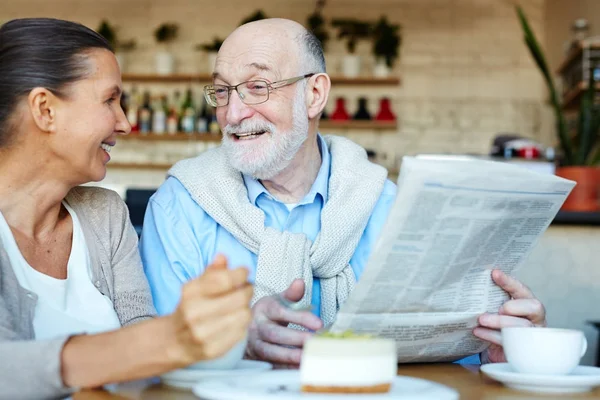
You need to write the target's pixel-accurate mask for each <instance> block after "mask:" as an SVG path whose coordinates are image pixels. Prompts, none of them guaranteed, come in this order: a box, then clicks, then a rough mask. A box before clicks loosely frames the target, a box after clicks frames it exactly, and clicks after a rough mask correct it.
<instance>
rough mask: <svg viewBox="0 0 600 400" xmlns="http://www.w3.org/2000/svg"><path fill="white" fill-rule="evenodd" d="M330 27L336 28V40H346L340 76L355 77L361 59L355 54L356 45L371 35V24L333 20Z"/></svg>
mask: <svg viewBox="0 0 600 400" xmlns="http://www.w3.org/2000/svg"><path fill="white" fill-rule="evenodd" d="M331 25H332V26H333V27H335V28H338V29H339V31H338V39H344V38H345V39H346V49H347V50H348V54H346V55H345V56H344V58H343V60H342V74H343V75H345V76H348V77H356V76H358V75H359V74H360V66H361V59H360V56H359V55H358V54H356V43H357V42H358V41H359V40H363V39H368V38H369V37H370V35H371V24H370V23H368V22H363V21H359V20H357V19H334V20H333V21H331Z"/></svg>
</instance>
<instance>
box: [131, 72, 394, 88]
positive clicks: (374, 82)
mask: <svg viewBox="0 0 600 400" xmlns="http://www.w3.org/2000/svg"><path fill="white" fill-rule="evenodd" d="M122 79H123V82H140V83H143V82H145V83H201V82H206V83H208V82H210V81H211V80H212V77H211V75H210V74H176V75H152V74H123V75H122ZM331 82H332V84H335V85H348V86H393V85H399V84H400V78H398V77H388V78H375V77H357V78H346V77H343V76H332V77H331Z"/></svg>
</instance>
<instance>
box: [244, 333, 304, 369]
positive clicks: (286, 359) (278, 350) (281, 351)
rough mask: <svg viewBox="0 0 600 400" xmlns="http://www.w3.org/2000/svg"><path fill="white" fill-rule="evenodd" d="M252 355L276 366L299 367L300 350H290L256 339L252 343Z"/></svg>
mask: <svg viewBox="0 0 600 400" xmlns="http://www.w3.org/2000/svg"><path fill="white" fill-rule="evenodd" d="M254 354H255V355H256V356H258V358H259V359H261V360H266V361H269V362H272V363H277V364H292V365H299V364H300V360H301V358H302V350H301V349H290V348H288V347H283V346H277V345H275V344H271V343H267V342H263V341H262V340H260V339H258V340H256V341H255V342H254Z"/></svg>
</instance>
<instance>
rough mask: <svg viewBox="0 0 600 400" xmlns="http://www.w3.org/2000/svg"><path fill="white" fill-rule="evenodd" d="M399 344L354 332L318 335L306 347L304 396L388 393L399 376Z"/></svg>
mask: <svg viewBox="0 0 600 400" xmlns="http://www.w3.org/2000/svg"><path fill="white" fill-rule="evenodd" d="M397 361H398V359H397V355H396V343H395V342H394V341H393V340H391V339H383V338H377V337H373V336H369V335H356V334H353V333H351V332H344V333H341V334H334V333H324V334H320V335H315V336H314V337H312V338H310V339H309V340H307V341H306V343H305V344H304V350H303V351H302V361H301V364H300V382H301V385H302V391H303V392H316V393H386V392H388V391H389V390H390V388H391V384H392V381H393V380H394V377H395V376H396V372H397V368H398V366H397Z"/></svg>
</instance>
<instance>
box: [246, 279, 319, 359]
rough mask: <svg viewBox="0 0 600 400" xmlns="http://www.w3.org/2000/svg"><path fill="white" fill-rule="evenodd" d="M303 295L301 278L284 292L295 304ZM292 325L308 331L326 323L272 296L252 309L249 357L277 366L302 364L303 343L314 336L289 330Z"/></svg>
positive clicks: (260, 301) (309, 333)
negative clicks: (288, 306) (285, 304)
mask: <svg viewBox="0 0 600 400" xmlns="http://www.w3.org/2000/svg"><path fill="white" fill-rule="evenodd" d="M303 295H304V281H302V280H301V279H296V280H295V281H294V282H292V284H291V285H290V287H289V288H287V289H286V290H285V292H283V296H284V297H285V298H287V299H288V300H291V301H294V302H296V301H299V300H300V299H301V298H302V296H303ZM289 323H293V324H296V325H300V326H302V327H304V328H306V329H308V330H309V331H316V330H318V329H321V328H322V327H323V322H322V321H321V320H320V319H319V318H318V317H317V316H316V315H314V314H312V313H311V312H310V311H292V310H289V309H287V308H286V307H284V306H282V305H281V303H280V302H279V301H277V299H275V298H274V297H272V296H268V297H263V298H262V299H260V300H259V301H257V302H256V304H254V307H252V322H251V323H250V329H249V331H248V347H247V348H246V354H247V356H248V357H249V358H254V359H260V360H265V361H269V362H272V363H275V364H286V365H293V366H297V365H299V364H300V359H301V357H302V346H303V345H304V341H306V339H308V338H309V337H311V336H312V335H313V333H311V332H305V331H299V330H296V329H292V328H288V327H287V325H288V324H289Z"/></svg>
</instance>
